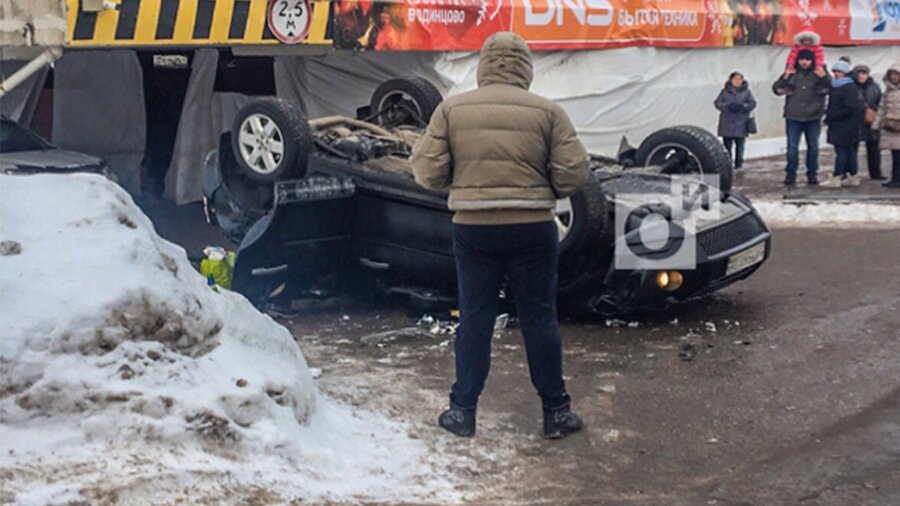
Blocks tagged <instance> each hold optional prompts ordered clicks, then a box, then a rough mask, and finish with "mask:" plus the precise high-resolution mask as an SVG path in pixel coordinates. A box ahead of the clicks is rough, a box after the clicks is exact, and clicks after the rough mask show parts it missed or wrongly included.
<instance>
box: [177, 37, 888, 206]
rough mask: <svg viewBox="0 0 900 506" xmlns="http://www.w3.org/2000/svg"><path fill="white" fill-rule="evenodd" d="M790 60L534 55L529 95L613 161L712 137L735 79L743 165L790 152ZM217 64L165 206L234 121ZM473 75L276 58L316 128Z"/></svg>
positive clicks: (450, 65) (188, 193)
mask: <svg viewBox="0 0 900 506" xmlns="http://www.w3.org/2000/svg"><path fill="white" fill-rule="evenodd" d="M787 52H788V48H781V47H734V48H722V49H660V48H622V49H610V50H593V51H558V52H536V53H535V82H534V85H533V86H532V88H531V89H532V91H534V92H535V93H538V94H541V95H544V96H546V97H548V98H551V99H553V100H554V101H556V102H557V103H559V104H560V105H561V106H562V107H563V108H564V109H565V110H566V111H567V112H568V113H569V115H570V116H571V117H572V120H573V122H574V123H575V126H576V128H577V129H578V132H579V134H580V135H581V138H582V140H583V141H584V143H585V145H586V146H587V147H588V149H589V150H590V151H591V152H594V153H603V154H614V153H615V152H616V149H617V148H618V145H619V141H620V140H621V137H622V136H623V135H626V136H628V138H629V140H630V141H631V142H632V144H637V143H638V142H640V140H641V139H643V138H644V137H646V136H647V135H649V134H650V133H652V132H654V131H656V130H658V129H660V128H663V127H667V126H674V125H681V124H691V125H698V126H702V127H704V128H706V129H708V130H711V131H712V132H715V131H716V126H717V122H718V111H716V110H715V108H714V107H713V101H714V100H715V98H716V96H717V95H718V93H719V91H720V90H721V89H722V86H723V85H724V84H725V81H726V79H727V77H728V75H729V74H730V73H731V72H733V71H735V70H738V71H740V72H742V73H743V74H744V75H745V76H746V78H747V79H748V80H749V81H750V83H751V89H752V90H753V92H754V95H755V96H756V100H757V102H758V103H759V106H758V108H757V111H756V118H757V123H758V125H759V130H760V133H759V134H758V135H756V136H754V137H753V138H752V139H751V142H750V143H749V144H748V149H747V155H748V156H751V157H752V156H766V155H773V154H778V153H780V152H783V151H784V140H783V135H784V120H783V118H782V108H783V104H784V99H783V98H782V97H776V96H775V95H774V94H773V93H772V91H771V86H772V83H773V82H774V81H775V80H776V79H777V78H778V75H779V74H780V73H781V71H782V69H783V68H784V62H785V60H786V58H787ZM843 55H847V56H849V57H850V58H851V60H852V61H853V63H854V64H859V63H864V64H866V65H869V66H870V67H871V68H872V70H873V77H874V79H876V80H877V81H878V82H879V83H880V82H881V79H882V77H883V76H884V71H885V70H886V69H887V68H888V67H889V66H890V65H891V64H893V63H895V62H898V61H900V48H896V47H886V46H869V47H853V48H827V49H826V59H827V62H828V63H829V65H830V64H832V63H833V62H834V61H836V60H837V58H838V57H839V56H843ZM216 59H217V57H216V54H215V53H214V52H213V51H211V50H198V51H197V52H196V53H195V58H194V64H193V71H192V75H191V84H190V86H189V89H188V94H187V98H186V99H185V106H184V111H183V112H182V118H181V125H180V126H179V132H178V141H177V143H176V148H175V158H174V159H173V160H172V165H171V167H170V169H169V174H168V175H167V176H166V197H167V198H168V199H170V200H174V201H175V202H177V203H179V204H181V203H186V202H191V201H195V200H199V199H200V197H201V190H200V172H201V168H202V160H203V157H204V155H205V154H206V153H207V152H208V151H210V150H211V149H213V148H214V147H215V145H216V140H217V138H218V135H219V133H221V132H222V131H224V130H225V129H227V128H228V127H229V125H230V120H231V117H225V116H228V114H229V113H228V112H226V113H224V115H223V113H222V106H215V105H213V102H212V101H213V98H212V95H213V84H214V81H215V68H216ZM477 65H478V55H477V53H434V52H415V51H411V52H385V53H375V52H369V53H349V52H348V53H343V52H339V53H330V54H327V55H324V56H277V57H275V63H274V73H275V85H276V90H277V94H278V96H280V97H282V98H285V99H287V100H290V101H292V102H294V103H295V104H297V105H298V106H299V107H300V108H301V109H302V110H304V111H305V112H306V113H307V115H308V116H309V117H310V118H315V117H320V116H327V115H333V114H343V115H348V116H354V115H355V114H356V109H357V108H358V107H361V106H365V105H368V104H369V101H370V99H371V96H372V92H373V91H374V90H375V88H376V87H377V86H378V85H379V84H380V83H382V82H384V81H385V80H387V79H390V78H394V77H402V76H406V75H419V76H422V77H425V78H426V79H429V80H430V81H432V82H433V83H434V84H435V85H437V86H438V88H440V89H441V91H442V92H443V93H444V95H445V96H450V95H454V94H457V93H462V92H464V91H467V90H470V89H472V88H474V87H475V85H476V82H475V75H476V69H477ZM229 111H230V112H231V113H233V112H234V111H231V109H229ZM216 114H219V115H220V117H219V118H218V119H215V118H214V116H215V115H216ZM213 122H217V123H216V126H215V127H213Z"/></svg>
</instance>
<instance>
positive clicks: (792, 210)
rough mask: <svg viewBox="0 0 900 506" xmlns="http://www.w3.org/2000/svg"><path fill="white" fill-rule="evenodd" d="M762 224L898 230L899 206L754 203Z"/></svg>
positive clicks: (846, 203) (899, 219) (840, 203)
mask: <svg viewBox="0 0 900 506" xmlns="http://www.w3.org/2000/svg"><path fill="white" fill-rule="evenodd" d="M753 206H754V207H756V209H757V211H759V214H760V215H761V216H762V218H763V220H765V222H766V223H767V224H768V225H770V226H774V227H784V228H789V227H797V228H807V227H810V228H869V229H896V228H897V227H900V205H895V204H874V203H865V202H809V203H789V202H777V201H768V200H754V201H753Z"/></svg>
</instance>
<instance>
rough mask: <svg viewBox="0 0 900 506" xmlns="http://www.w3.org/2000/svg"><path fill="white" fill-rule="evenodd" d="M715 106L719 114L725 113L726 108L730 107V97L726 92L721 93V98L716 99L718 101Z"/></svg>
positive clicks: (714, 103)
mask: <svg viewBox="0 0 900 506" xmlns="http://www.w3.org/2000/svg"><path fill="white" fill-rule="evenodd" d="M713 105H715V106H716V109H718V110H719V112H725V108H726V107H728V95H727V93H726V92H725V90H722V91H720V92H719V96H718V97H716V101H715V102H713Z"/></svg>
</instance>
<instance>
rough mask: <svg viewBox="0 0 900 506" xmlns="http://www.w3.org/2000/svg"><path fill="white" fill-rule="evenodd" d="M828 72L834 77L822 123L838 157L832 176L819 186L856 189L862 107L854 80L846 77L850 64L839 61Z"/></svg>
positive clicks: (857, 183)
mask: <svg viewBox="0 0 900 506" xmlns="http://www.w3.org/2000/svg"><path fill="white" fill-rule="evenodd" d="M831 71H832V72H833V73H834V77H835V78H834V80H832V81H831V93H830V94H829V95H828V108H827V109H826V110H825V123H826V124H827V125H828V143H829V144H832V145H834V151H835V155H837V156H836V159H835V162H834V177H833V178H832V179H831V180H830V181H826V182H824V183H822V186H826V187H828V186H830V187H836V186H858V185H859V178H858V177H857V176H856V173H857V170H858V168H857V163H856V149H857V147H858V146H859V125H860V123H861V122H862V117H861V116H862V114H863V104H862V101H861V100H860V98H859V92H858V91H857V90H856V86H855V85H854V84H853V79H851V78H850V77H849V76H848V75H847V74H849V73H850V65H849V64H847V63H846V62H844V61H839V62H837V63H835V64H834V67H833V68H832V69H831Z"/></svg>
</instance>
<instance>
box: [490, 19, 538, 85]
mask: <svg viewBox="0 0 900 506" xmlns="http://www.w3.org/2000/svg"><path fill="white" fill-rule="evenodd" d="M532 81H534V65H533V63H532V59H531V50H529V49H528V45H527V44H526V43H525V40H524V39H522V37H519V36H518V35H516V34H515V33H513V32H497V33H495V34H493V35H491V36H490V37H489V38H488V40H486V41H485V42H484V45H483V46H482V47H481V57H480V59H479V61H478V87H479V88H480V87H483V86H488V85H490V84H506V85H510V86H516V87H519V88H522V89H525V90H527V89H528V88H530V87H531V83H532Z"/></svg>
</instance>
